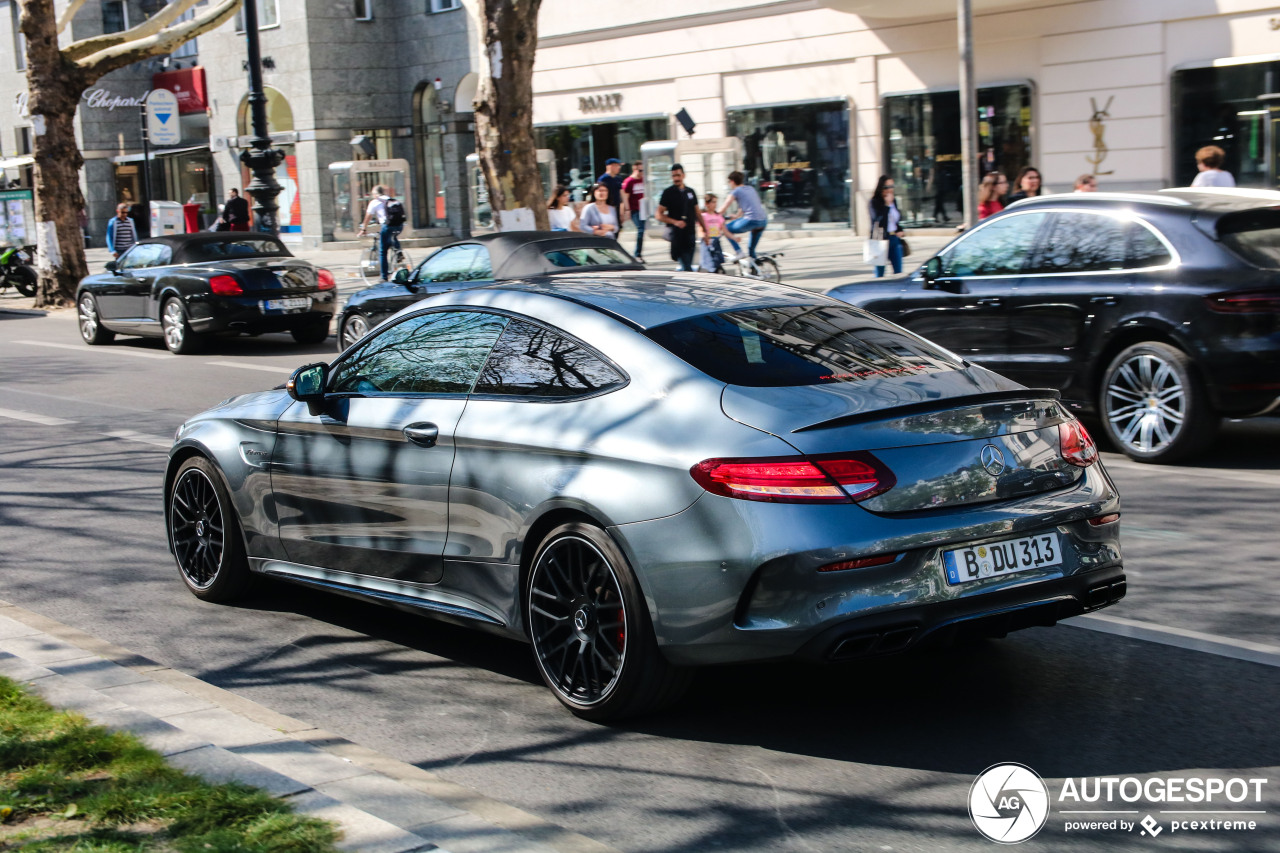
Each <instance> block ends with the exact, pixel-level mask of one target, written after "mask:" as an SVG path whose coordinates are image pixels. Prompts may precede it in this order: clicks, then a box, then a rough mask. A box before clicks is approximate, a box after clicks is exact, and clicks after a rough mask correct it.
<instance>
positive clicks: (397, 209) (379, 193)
mask: <svg viewBox="0 0 1280 853" xmlns="http://www.w3.org/2000/svg"><path fill="white" fill-rule="evenodd" d="M373 195H374V198H373V201H371V202H369V207H368V209H367V210H365V212H364V221H363V222H361V223H360V233H359V236H361V237H363V236H364V235H365V234H366V233H367V232H368V229H369V220H371V219H374V218H375V217H376V218H377V220H378V225H379V226H380V228H381V230H380V231H379V232H378V262H379V265H380V266H379V273H380V275H381V277H382V280H383V281H386V280H387V279H388V278H390V275H391V265H390V264H389V263H388V262H387V250H388V249H389V248H391V247H392V246H395V247H396V254H397V255H399V253H400V232H401V231H403V230H404V222H405V212H404V203H403V202H401V201H400V200H399V199H397V198H396V197H395V196H393V195H391V190H390V189H389V188H387V187H385V186H383V185H382V184H379V185H378V186H376V187H374V188H373Z"/></svg>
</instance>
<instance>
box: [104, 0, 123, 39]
mask: <svg viewBox="0 0 1280 853" xmlns="http://www.w3.org/2000/svg"><path fill="white" fill-rule="evenodd" d="M127 29H129V4H128V3H126V2H125V0H102V32H103V33H122V32H124V31H125V30H127Z"/></svg>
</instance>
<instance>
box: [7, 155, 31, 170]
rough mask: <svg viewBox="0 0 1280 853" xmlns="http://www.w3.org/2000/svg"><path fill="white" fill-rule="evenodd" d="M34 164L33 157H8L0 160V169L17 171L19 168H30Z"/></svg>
mask: <svg viewBox="0 0 1280 853" xmlns="http://www.w3.org/2000/svg"><path fill="white" fill-rule="evenodd" d="M35 162H36V158H34V157H9V158H7V159H4V160H0V169H17V168H19V167H21V166H30V165H31V164H33V163H35Z"/></svg>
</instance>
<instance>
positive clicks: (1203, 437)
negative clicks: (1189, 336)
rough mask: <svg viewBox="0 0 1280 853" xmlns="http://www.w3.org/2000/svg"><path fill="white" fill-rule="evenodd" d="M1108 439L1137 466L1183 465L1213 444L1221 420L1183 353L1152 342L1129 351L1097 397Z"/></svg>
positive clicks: (1106, 376)
mask: <svg viewBox="0 0 1280 853" xmlns="http://www.w3.org/2000/svg"><path fill="white" fill-rule="evenodd" d="M1098 412H1099V414H1100V416H1101V418H1102V428H1103V430H1104V431H1105V432H1106V434H1107V438H1109V439H1110V440H1111V442H1112V443H1113V444H1114V445H1115V446H1116V448H1117V449H1118V450H1119V451H1120V452H1122V453H1124V454H1125V455H1126V456H1128V457H1129V458H1130V459H1134V460H1136V461H1138V462H1156V463H1169V462H1176V461H1179V460H1181V459H1185V458H1187V457H1188V456H1192V455H1193V454H1195V453H1198V452H1200V451H1201V450H1203V449H1204V448H1206V447H1207V446H1208V445H1209V444H1210V443H1211V442H1212V441H1213V437H1214V434H1215V432H1216V431H1217V428H1218V423H1219V422H1220V418H1219V416H1218V414H1217V412H1215V411H1214V410H1213V405H1212V403H1211V402H1210V400H1209V394H1208V391H1207V390H1206V389H1205V386H1204V382H1203V381H1202V380H1201V379H1200V376H1199V374H1198V373H1197V372H1196V369H1195V365H1194V364H1193V363H1192V361H1191V359H1190V358H1189V357H1188V356H1187V354H1186V353H1184V352H1182V351H1181V350H1179V349H1177V348H1176V347H1172V346H1170V345H1168V344H1164V343H1159V342H1156V341H1148V342H1146V343H1140V344H1134V345H1133V346H1131V347H1128V348H1127V349H1125V350H1124V351H1123V352H1121V353H1120V354H1119V355H1117V356H1116V357H1115V358H1114V359H1112V361H1111V364H1109V365H1108V366H1107V369H1106V372H1105V373H1104V374H1103V378H1102V386H1101V387H1100V388H1099V391H1098Z"/></svg>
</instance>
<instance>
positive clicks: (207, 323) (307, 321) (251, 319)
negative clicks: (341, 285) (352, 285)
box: [187, 291, 337, 334]
mask: <svg viewBox="0 0 1280 853" xmlns="http://www.w3.org/2000/svg"><path fill="white" fill-rule="evenodd" d="M290 295H293V294H288V293H281V294H272V295H271V298H273V299H277V298H282V297H285V296H290ZM298 295H302V296H309V297H311V306H310V307H309V308H305V309H303V310H296V309H294V310H291V311H288V312H285V311H263V309H262V307H261V305H260V304H259V300H258V299H256V298H252V297H218V296H210V297H204V298H200V299H194V298H193V299H191V300H189V301H188V303H187V322H188V323H190V324H191V328H192V330H193V331H196V332H199V333H202V334H208V333H213V332H250V333H263V332H286V331H289V330H290V329H297V328H300V327H304V326H311V325H318V324H320V323H326V324H327V323H328V322H329V321H330V320H331V319H332V318H333V314H334V309H335V308H336V307H337V300H336V299H335V298H334V294H333V291H320V292H317V293H307V294H298Z"/></svg>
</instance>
